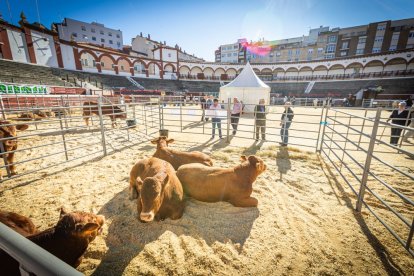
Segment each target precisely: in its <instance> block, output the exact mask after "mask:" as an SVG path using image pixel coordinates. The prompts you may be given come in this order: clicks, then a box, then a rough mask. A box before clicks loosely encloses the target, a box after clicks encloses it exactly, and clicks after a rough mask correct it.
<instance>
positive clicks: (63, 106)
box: [60, 95, 69, 129]
mask: <svg viewBox="0 0 414 276" xmlns="http://www.w3.org/2000/svg"><path fill="white" fill-rule="evenodd" d="M60 99H61V102H62V111H63V118H65V128H66V129H68V121H67V119H66V111H65V101H64V100H63V95H61V96H60ZM68 113H69V111H68Z"/></svg>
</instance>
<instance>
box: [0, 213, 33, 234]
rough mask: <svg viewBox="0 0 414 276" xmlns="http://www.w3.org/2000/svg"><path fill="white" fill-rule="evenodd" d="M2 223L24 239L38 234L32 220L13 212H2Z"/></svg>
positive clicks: (0, 220)
mask: <svg viewBox="0 0 414 276" xmlns="http://www.w3.org/2000/svg"><path fill="white" fill-rule="evenodd" d="M0 222H2V223H3V224H5V225H7V226H8V227H10V228H11V229H13V230H14V231H16V232H17V233H19V234H20V235H22V236H24V237H26V236H29V235H32V234H36V233H37V232H38V231H37V228H36V226H35V225H34V224H33V222H32V220H31V219H29V218H28V217H25V216H22V215H19V214H16V213H13V212H6V211H0Z"/></svg>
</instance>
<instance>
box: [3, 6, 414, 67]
mask: <svg viewBox="0 0 414 276" xmlns="http://www.w3.org/2000/svg"><path fill="white" fill-rule="evenodd" d="M7 3H9V5H8V4H7ZM36 3H38V5H36ZM8 6H10V11H9V8H8ZM37 6H38V9H37V8H36V7H37ZM37 10H38V11H39V13H38V12H37ZM21 11H24V12H25V14H26V16H27V18H28V20H29V21H30V22H34V21H39V18H40V22H41V23H42V24H44V25H45V26H46V27H50V24H51V23H52V22H60V21H62V19H63V18H64V17H69V18H73V19H77V20H81V21H86V22H91V21H98V22H100V23H103V24H105V25H106V26H107V27H110V28H114V29H121V30H122V31H123V36H124V44H130V43H131V38H132V37H134V36H136V35H138V34H139V33H140V32H142V33H143V34H144V35H147V34H148V33H150V34H151V38H152V39H154V40H158V41H164V40H165V41H167V44H168V45H171V46H174V45H175V44H178V45H180V46H181V47H182V48H183V49H184V50H186V51H187V52H188V53H194V54H195V55H197V56H199V57H202V58H204V59H206V60H208V61H212V60H214V50H216V49H217V47H218V46H219V45H220V44H226V43H233V42H236V40H237V39H238V38H247V39H248V40H257V39H259V38H263V37H264V38H265V39H266V40H274V39H281V38H288V37H295V36H301V35H306V34H307V33H308V31H309V27H312V28H315V27H318V26H320V25H323V26H330V27H349V26H355V25H362V24H367V23H369V22H376V21H382V20H396V19H403V18H410V17H414V1H413V0H344V1H343V0H340V1H339V0H338V1H335V0H221V1H220V0H205V1H203V0H192V1H190V0H171V1H164V0H156V1H142V0H135V1H133V0H117V1H106V0H100V1H96V0H83V1H79V0H49V1H47V0H8V1H7V0H0V12H1V14H2V17H3V18H4V19H5V20H7V21H9V22H12V23H14V24H17V22H18V21H19V19H20V18H19V15H20V12H21Z"/></svg>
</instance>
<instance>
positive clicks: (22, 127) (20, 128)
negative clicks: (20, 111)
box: [16, 125, 29, 130]
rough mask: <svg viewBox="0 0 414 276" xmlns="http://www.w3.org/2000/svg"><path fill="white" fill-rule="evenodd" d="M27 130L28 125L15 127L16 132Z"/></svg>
mask: <svg viewBox="0 0 414 276" xmlns="http://www.w3.org/2000/svg"><path fill="white" fill-rule="evenodd" d="M28 128H29V125H16V129H17V130H26V129H28Z"/></svg>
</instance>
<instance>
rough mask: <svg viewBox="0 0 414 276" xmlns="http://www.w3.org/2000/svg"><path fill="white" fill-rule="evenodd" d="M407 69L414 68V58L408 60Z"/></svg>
mask: <svg viewBox="0 0 414 276" xmlns="http://www.w3.org/2000/svg"><path fill="white" fill-rule="evenodd" d="M407 70H414V58H412V59H411V60H410V61H409V62H407Z"/></svg>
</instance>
